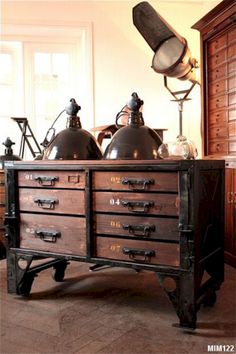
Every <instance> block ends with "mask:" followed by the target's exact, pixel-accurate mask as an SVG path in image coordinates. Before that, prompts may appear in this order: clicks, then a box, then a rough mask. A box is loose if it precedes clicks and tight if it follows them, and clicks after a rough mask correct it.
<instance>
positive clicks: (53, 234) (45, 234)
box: [34, 229, 61, 242]
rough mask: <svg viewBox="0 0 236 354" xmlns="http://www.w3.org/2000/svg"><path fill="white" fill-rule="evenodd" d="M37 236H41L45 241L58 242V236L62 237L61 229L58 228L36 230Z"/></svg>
mask: <svg viewBox="0 0 236 354" xmlns="http://www.w3.org/2000/svg"><path fill="white" fill-rule="evenodd" d="M34 233H35V237H39V238H40V239H41V240H43V241H45V242H56V241H57V238H58V237H61V233H60V231H56V230H43V229H40V230H35V232H34Z"/></svg>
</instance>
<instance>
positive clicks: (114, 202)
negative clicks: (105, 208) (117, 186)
mask: <svg viewBox="0 0 236 354" xmlns="http://www.w3.org/2000/svg"><path fill="white" fill-rule="evenodd" d="M110 205H120V199H119V198H111V199H110Z"/></svg>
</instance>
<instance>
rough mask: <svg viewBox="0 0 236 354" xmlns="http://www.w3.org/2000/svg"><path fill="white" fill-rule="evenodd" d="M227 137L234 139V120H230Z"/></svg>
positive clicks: (235, 135) (235, 128) (235, 130)
mask: <svg viewBox="0 0 236 354" xmlns="http://www.w3.org/2000/svg"><path fill="white" fill-rule="evenodd" d="M229 138H235V139H236V122H232V123H230V124H229Z"/></svg>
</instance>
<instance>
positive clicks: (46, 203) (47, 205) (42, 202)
mask: <svg viewBox="0 0 236 354" xmlns="http://www.w3.org/2000/svg"><path fill="white" fill-rule="evenodd" d="M34 203H37V204H38V206H39V207H40V208H42V209H54V208H55V204H57V203H58V199H41V198H34Z"/></svg>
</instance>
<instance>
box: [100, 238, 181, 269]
mask: <svg viewBox="0 0 236 354" xmlns="http://www.w3.org/2000/svg"><path fill="white" fill-rule="evenodd" d="M95 256H96V257H101V258H108V259H113V260H123V261H130V262H135V263H148V264H163V265H171V266H177V267H178V266H179V258H180V257H179V245H178V244H173V243H164V242H163V243H162V242H152V241H139V240H129V239H121V238H109V237H96V254H95Z"/></svg>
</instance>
